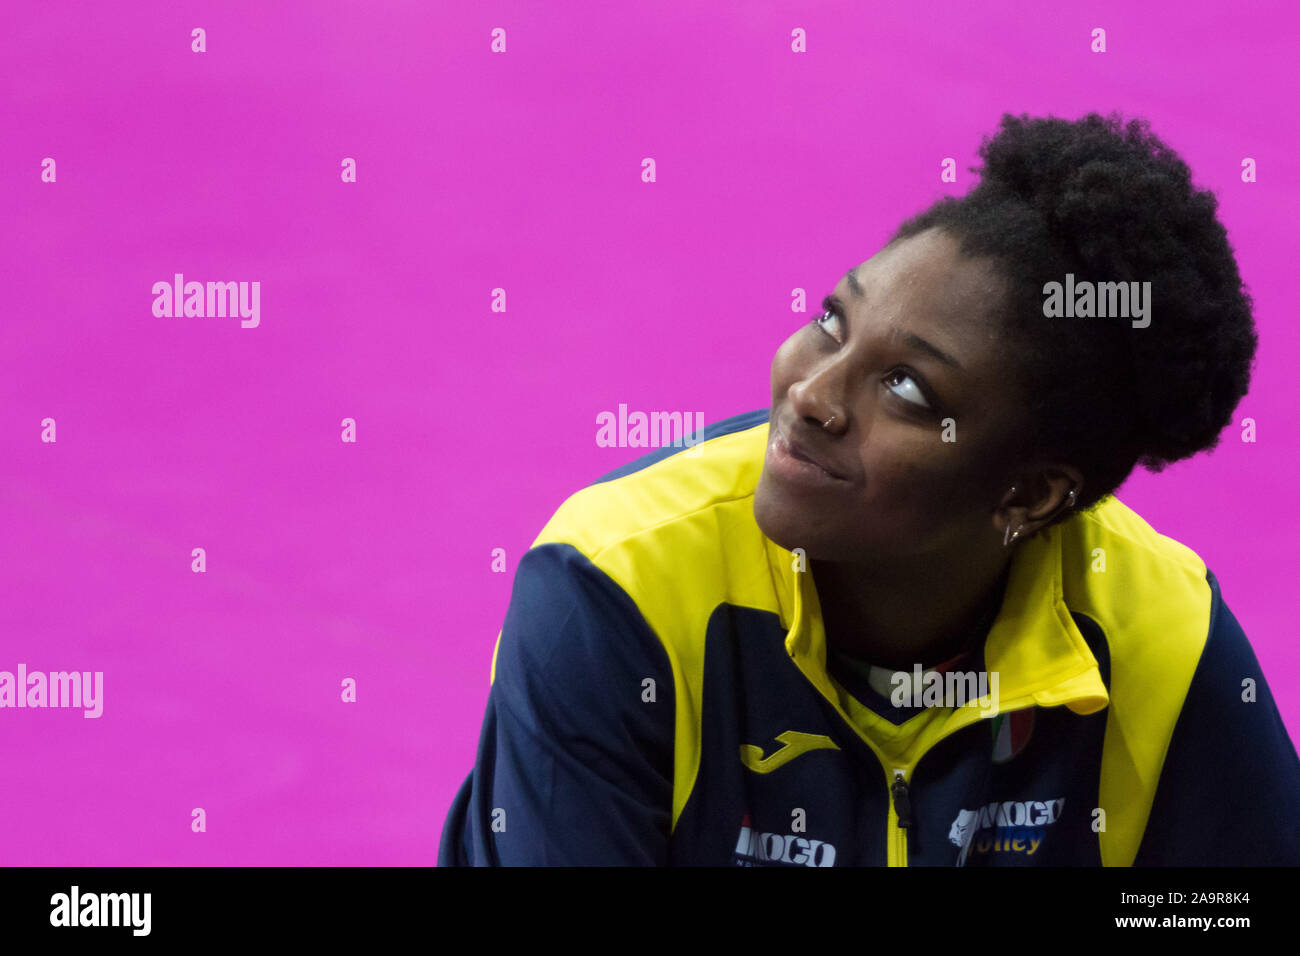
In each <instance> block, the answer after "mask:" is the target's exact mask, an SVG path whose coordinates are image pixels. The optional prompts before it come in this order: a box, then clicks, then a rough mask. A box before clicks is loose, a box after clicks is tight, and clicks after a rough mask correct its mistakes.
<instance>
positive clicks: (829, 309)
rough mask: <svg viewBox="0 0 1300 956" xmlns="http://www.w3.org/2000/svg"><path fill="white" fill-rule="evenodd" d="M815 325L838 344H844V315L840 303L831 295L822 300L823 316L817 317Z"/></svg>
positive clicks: (814, 321)
mask: <svg viewBox="0 0 1300 956" xmlns="http://www.w3.org/2000/svg"><path fill="white" fill-rule="evenodd" d="M813 324H814V325H816V326H818V328H819V329H822V332H824V333H826V334H828V336H829V337H831V338H833V339H835V341H836V342H841V343H842V342H844V334H842V333H844V315H842V313H841V312H840V303H839V302H836V300H835V299H832V298H831V297H829V295H827V297H826V298H824V299H822V315H819V316H816V317H815V319H814V320H813ZM832 329H835V330H832Z"/></svg>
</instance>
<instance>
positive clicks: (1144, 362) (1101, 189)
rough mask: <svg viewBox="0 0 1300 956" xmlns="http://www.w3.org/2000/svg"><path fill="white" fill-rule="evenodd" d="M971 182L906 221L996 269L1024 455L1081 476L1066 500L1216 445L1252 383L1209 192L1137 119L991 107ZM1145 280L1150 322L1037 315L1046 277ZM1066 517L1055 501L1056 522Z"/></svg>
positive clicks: (1088, 497)
mask: <svg viewBox="0 0 1300 956" xmlns="http://www.w3.org/2000/svg"><path fill="white" fill-rule="evenodd" d="M979 155H980V157H981V158H982V159H983V160H984V166H983V168H982V169H980V168H979V167H972V168H971V171H972V172H976V173H979V174H980V182H979V185H978V186H976V187H975V188H974V189H973V190H971V191H970V192H969V193H967V194H966V195H965V196H963V197H960V198H958V197H952V196H949V197H945V198H943V199H941V200H939V201H938V202H936V203H935V204H934V205H932V206H930V207H929V208H928V209H927V210H925V211H924V212H921V213H919V214H918V215H916V216H913V217H912V218H910V219H908V220H906V221H905V222H903V223H902V225H900V226H899V227H898V230H897V231H896V232H895V234H894V236H893V237H892V238H891V239H890V240H889V245H892V244H893V243H895V242H898V241H899V240H902V239H906V238H908V237H910V236H914V235H916V234H917V233H919V232H922V231H924V230H927V229H930V228H933V227H939V228H941V229H943V230H944V231H945V232H947V233H949V234H950V235H952V236H953V237H954V238H955V239H957V240H958V241H959V242H960V246H961V249H962V251H963V253H964V254H966V255H969V256H989V257H992V258H993V259H994V260H995V262H996V263H997V264H998V266H999V267H1000V272H1001V273H1002V275H1003V277H1004V279H1006V280H1007V283H1008V285H1007V290H1008V291H1007V299H1006V301H1005V303H1004V306H1005V309H1006V315H1005V318H1004V321H1005V322H1006V323H1007V325H1006V328H1007V330H1008V333H1009V337H1008V341H1009V342H1010V343H1011V345H1010V346H1009V348H1008V353H1009V355H1010V356H1011V357H1012V358H1013V361H1015V362H1016V365H1017V369H1016V371H1017V378H1018V381H1019V384H1020V385H1021V387H1022V388H1023V392H1024V395H1025V397H1026V401H1027V403H1028V406H1027V409H1026V410H1027V412H1028V414H1029V420H1030V422H1031V423H1032V425H1031V427H1030V429H1029V432H1028V433H1027V434H1025V435H1024V436H1023V438H1022V444H1021V446H1020V447H1019V449H1018V453H1019V454H1020V455H1021V456H1022V458H1026V459H1027V458H1028V457H1029V456H1033V457H1036V458H1048V459H1049V460H1050V458H1053V457H1054V458H1056V459H1057V460H1060V461H1063V462H1067V463H1070V464H1072V465H1074V466H1075V467H1076V468H1078V469H1079V470H1080V471H1081V472H1082V473H1083V476H1084V485H1083V490H1082V492H1081V494H1080V496H1079V500H1078V509H1079V510H1082V509H1085V508H1089V507H1091V506H1093V505H1095V504H1096V503H1097V502H1098V501H1100V500H1102V499H1103V498H1105V497H1106V496H1107V495H1109V494H1111V493H1112V492H1114V491H1115V489H1116V488H1118V487H1119V486H1120V485H1121V484H1123V483H1124V480H1125V479H1126V478H1128V476H1129V474H1130V473H1131V472H1132V471H1133V468H1134V466H1135V465H1137V464H1141V465H1142V466H1143V467H1144V468H1146V469H1147V470H1149V471H1154V472H1159V471H1161V470H1163V469H1164V467H1165V466H1166V465H1168V464H1169V463H1171V462H1175V461H1179V460H1181V459H1184V458H1188V457H1190V456H1192V455H1194V454H1196V453H1197V452H1200V451H1204V450H1207V449H1211V448H1213V447H1215V445H1217V444H1218V441H1219V433H1220V432H1221V431H1222V429H1223V428H1224V426H1225V425H1227V424H1228V422H1229V421H1230V420H1231V418H1232V413H1233V410H1234V409H1235V408H1236V407H1237V404H1238V402H1240V400H1241V398H1242V396H1243V395H1245V394H1246V390H1247V388H1248V387H1249V384H1250V372H1251V364H1252V361H1253V359H1254V355H1255V348H1256V345H1257V344H1258V339H1257V336H1256V333H1255V326H1254V321H1253V319H1252V315H1251V313H1252V302H1251V299H1250V295H1249V293H1248V292H1247V291H1246V289H1245V288H1244V287H1243V285H1242V281H1241V276H1240V275H1239V274H1238V271H1237V263H1236V260H1235V259H1234V258H1233V252H1232V247H1231V246H1230V245H1229V243H1228V237H1227V233H1226V231H1225V230H1224V228H1223V226H1222V225H1221V224H1220V223H1219V221H1218V220H1217V219H1216V218H1215V211H1216V209H1217V207H1218V201H1217V200H1216V199H1215V197H1214V194H1213V193H1211V192H1209V191H1208V190H1197V189H1196V188H1194V187H1193V186H1192V183H1191V174H1190V172H1189V170H1188V168H1187V165H1186V163H1184V162H1183V161H1182V160H1181V159H1180V158H1179V157H1178V156H1177V155H1176V154H1175V153H1174V152H1173V151H1172V150H1170V149H1169V148H1168V147H1167V146H1165V145H1164V144H1163V143H1162V142H1161V141H1160V140H1159V139H1157V138H1156V136H1155V135H1154V134H1152V133H1151V132H1150V130H1149V128H1148V124H1147V123H1146V121H1145V120H1138V119H1135V120H1132V121H1130V122H1129V123H1128V124H1127V125H1124V123H1123V121H1122V120H1121V119H1120V118H1119V116H1118V115H1117V114H1111V115H1110V116H1109V117H1103V116H1101V115H1099V114H1097V113H1090V114H1088V115H1087V116H1085V117H1083V118H1082V119H1079V120H1077V121H1069V120H1063V119H1058V118H1055V117H1047V118H1033V119H1031V118H1030V117H1028V116H1025V115H1022V116H1020V117H1018V118H1017V117H1014V116H1012V115H1010V114H1004V115H1003V117H1002V121H1001V129H1000V130H999V132H998V133H997V134H996V135H995V136H994V137H992V138H991V139H990V138H987V137H986V138H985V140H984V142H983V143H982V145H981V146H980V149H979ZM1066 273H1073V274H1074V277H1075V282H1076V283H1078V282H1080V281H1083V280H1090V281H1094V282H1117V281H1121V282H1131V281H1137V282H1150V283H1151V287H1150V288H1151V296H1150V303H1151V313H1150V314H1151V322H1150V325H1149V326H1147V327H1145V328H1134V327H1133V326H1132V324H1131V323H1130V322H1128V321H1125V320H1123V319H1116V318H1047V317H1045V316H1044V314H1043V302H1044V291H1043V286H1044V284H1045V283H1047V282H1052V281H1055V282H1064V280H1065V275H1066ZM1065 517H1068V513H1067V514H1064V515H1062V516H1061V517H1060V518H1058V519H1057V520H1063V519H1064V518H1065Z"/></svg>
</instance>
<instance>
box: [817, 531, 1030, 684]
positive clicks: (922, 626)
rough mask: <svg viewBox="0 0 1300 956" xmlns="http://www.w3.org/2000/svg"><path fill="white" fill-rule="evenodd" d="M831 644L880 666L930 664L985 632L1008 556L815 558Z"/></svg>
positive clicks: (999, 600)
mask: <svg viewBox="0 0 1300 956" xmlns="http://www.w3.org/2000/svg"><path fill="white" fill-rule="evenodd" d="M811 567H812V574H813V582H814V584H815V586H816V589H817V600H818V603H820V605H821V609H822V620H823V623H824V625H825V629H826V642H827V645H828V646H829V647H831V648H834V649H836V650H840V651H843V652H844V653H847V654H851V655H853V656H855V657H858V658H861V659H863V660H866V661H870V662H871V663H873V664H877V665H879V666H881V667H892V668H894V669H898V670H910V669H911V668H912V667H913V666H914V665H916V664H920V665H921V666H922V667H923V668H924V667H933V666H934V665H935V664H938V663H940V662H942V661H945V660H947V659H948V658H950V657H953V656H954V655H956V654H958V653H960V652H961V651H962V650H964V649H966V648H967V647H968V646H970V645H971V644H972V642H975V641H978V640H982V639H983V637H984V636H985V635H987V633H988V629H989V627H990V626H991V625H992V623H993V620H994V618H995V617H996V616H997V611H998V608H999V607H1000V606H1001V603H1002V593H1003V590H1004V588H1005V584H1006V579H1007V576H1008V573H1009V571H1010V567H1011V562H1010V559H1009V556H1008V557H1006V558H1003V559H1002V560H1001V561H999V562H996V563H992V564H984V565H980V564H978V562H975V561H971V560H969V559H963V560H961V561H955V562H951V563H945V562H942V561H936V560H934V559H933V558H927V559H926V560H925V561H923V562H918V563H917V564H915V565H911V566H908V565H893V566H891V567H889V568H885V569H882V568H879V567H875V566H871V567H867V566H864V565H859V564H850V563H844V562H822V561H812V562H811Z"/></svg>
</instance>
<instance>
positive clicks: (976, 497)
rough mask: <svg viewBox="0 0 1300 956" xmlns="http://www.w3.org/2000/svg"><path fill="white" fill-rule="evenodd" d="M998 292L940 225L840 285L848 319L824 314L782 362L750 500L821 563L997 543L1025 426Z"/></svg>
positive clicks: (762, 517)
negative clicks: (1014, 450) (766, 440)
mask: <svg viewBox="0 0 1300 956" xmlns="http://www.w3.org/2000/svg"><path fill="white" fill-rule="evenodd" d="M1002 288H1003V284H1002V280H1001V277H1000V276H999V274H998V273H997V271H996V270H995V268H994V267H993V265H992V263H991V261H989V260H982V259H981V260H973V259H968V258H965V257H964V256H961V255H960V254H959V253H958V251H957V243H956V241H955V240H953V239H951V238H950V237H949V236H948V235H947V234H946V233H944V232H942V231H940V230H937V229H931V230H929V231H927V232H925V233H922V234H919V235H917V236H914V237H912V238H911V239H907V240H903V241H900V242H899V243H897V244H895V245H894V246H893V247H891V248H887V249H883V250H881V251H880V252H879V253H877V254H876V255H875V256H873V257H872V258H871V259H869V260H867V261H866V262H865V263H863V264H862V265H860V266H858V267H856V268H855V269H853V270H851V271H850V273H849V275H848V276H845V277H844V278H843V279H841V280H840V281H839V284H838V285H837V286H836V287H835V290H834V292H833V294H832V297H833V298H834V299H835V300H837V302H836V304H835V305H834V308H835V310H837V311H839V313H840V314H839V316H838V317H837V316H836V315H834V314H829V313H828V314H825V315H821V316H819V317H818V318H816V319H814V320H813V321H812V322H810V323H809V324H808V325H805V326H804V327H803V328H801V329H799V330H798V331H797V332H795V333H794V334H793V335H792V336H790V338H789V339H787V340H786V341H785V343H784V344H783V345H782V346H781V347H780V348H779V349H778V350H777V353H776V355H775V357H774V358H773V360H772V414H771V427H770V436H769V443H768V448H767V457H766V459H765V461H764V464H763V473H762V477H761V479H760V480H759V483H758V488H757V491H756V493H755V498H754V514H755V517H756V519H757V521H758V524H759V527H760V528H762V530H763V532H764V534H766V535H767V536H768V537H769V538H771V539H772V540H773V541H775V542H776V543H777V544H779V545H781V546H782V547H784V548H787V549H789V550H793V549H794V548H796V547H799V548H803V549H804V551H805V553H806V555H807V556H808V557H809V558H810V559H817V560H823V561H853V562H862V563H865V564H868V565H875V564H880V563H881V562H882V561H887V560H889V559H891V558H895V559H900V558H914V557H924V556H926V555H943V554H947V555H950V556H951V555H952V554H955V553H958V552H959V551H961V550H962V549H965V550H967V551H969V549H970V548H971V547H972V545H973V546H975V549H976V550H975V551H974V552H973V553H979V551H980V550H990V549H991V548H992V546H996V549H995V550H1000V549H1001V546H1002V541H1001V531H1000V530H999V528H1000V525H998V524H996V523H995V512H996V509H997V508H998V507H999V505H1000V504H1001V502H1002V499H1003V498H1004V496H1005V495H1006V494H1007V492H1008V491H1009V489H1010V486H1011V483H1012V481H1013V480H1014V478H1013V475H1014V473H1015V472H1014V466H1015V465H1016V464H1017V463H1016V462H1015V461H1013V460H1012V459H1011V457H1010V455H1011V449H1012V448H1013V447H1014V445H1015V444H1016V441H1015V439H1016V438H1017V436H1018V435H1019V434H1020V432H1019V429H1021V428H1022V427H1023V419H1022V413H1021V411H1020V407H1021V404H1022V400H1021V397H1020V395H1019V392H1018V391H1017V388H1016V386H1015V384H1014V382H1013V379H1012V375H1011V363H1013V362H1014V361H1015V355H1016V343H1015V342H1014V341H1007V339H1006V337H1005V336H1004V334H1003V330H1002V326H1001V322H1000V320H999V312H1000V309H1001V304H1002V291H1001V290H1002ZM817 311H818V312H821V309H820V308H819V309H818V310H817ZM940 353H941V354H942V356H946V358H945V357H941V355H940ZM828 420H829V424H826V422H827V421H828ZM945 439H946V440H945ZM791 444H793V445H794V446H796V447H794V448H793V449H791V448H790V445H791ZM800 457H806V458H811V459H813V460H815V461H816V462H818V463H819V464H820V465H821V466H823V467H817V465H814V464H809V463H808V462H806V461H801V460H799V459H800ZM828 471H829V472H830V473H831V474H828V473H827V472H828Z"/></svg>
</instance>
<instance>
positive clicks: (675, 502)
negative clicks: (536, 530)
mask: <svg viewBox="0 0 1300 956" xmlns="http://www.w3.org/2000/svg"><path fill="white" fill-rule="evenodd" d="M767 425H768V413H767V411H766V410H765V409H764V410H759V411H754V412H747V413H744V414H741V415H734V416H732V417H730V418H726V419H723V420H721V421H718V422H714V423H712V424H710V425H708V426H706V427H705V429H704V431H703V432H702V433H701V434H700V435H698V436H694V439H693V441H692V443H691V444H689V445H686V444H683V445H680V446H667V447H664V448H660V449H658V450H656V451H653V452H650V453H648V454H645V455H642V456H641V457H640V458H637V459H636V460H635V461H632V462H630V463H629V464H627V465H624V466H623V467H621V468H618V469H615V470H614V471H611V472H609V473H608V474H606V475H604V476H603V477H601V478H599V479H597V480H596V481H595V482H593V483H592V484H590V485H588V486H587V487H586V488H583V489H582V490H581V491H578V492H575V493H574V494H572V495H570V496H569V497H568V498H567V499H566V500H565V501H564V503H563V504H562V505H560V507H559V508H558V509H557V510H556V512H555V514H554V515H553V516H552V518H551V520H550V521H548V522H547V524H546V526H545V527H544V528H543V529H542V531H541V533H540V534H539V535H538V537H537V540H536V541H535V542H534V545H539V544H550V543H556V542H563V543H566V544H570V545H573V546H574V547H575V548H577V549H578V550H579V551H581V552H582V553H583V554H586V555H587V556H588V557H591V558H593V559H597V558H598V557H599V556H600V555H601V554H602V553H604V552H606V551H610V550H614V549H617V548H619V547H620V546H622V545H624V544H626V543H627V542H629V541H630V540H632V539H635V538H639V537H644V536H646V535H650V536H653V537H656V538H660V539H664V540H671V539H672V538H673V536H674V535H675V534H676V533H678V530H679V526H681V525H683V524H689V523H690V522H691V520H692V518H693V517H695V516H696V515H698V514H699V513H700V512H703V511H709V510H710V509H713V508H717V507H722V506H725V505H726V504H727V503H728V502H732V501H736V500H739V499H745V498H749V497H752V496H753V493H754V488H755V486H756V485H757V483H758V478H759V475H760V473H761V471H762V466H763V450H764V448H765V447H766V444H767Z"/></svg>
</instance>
